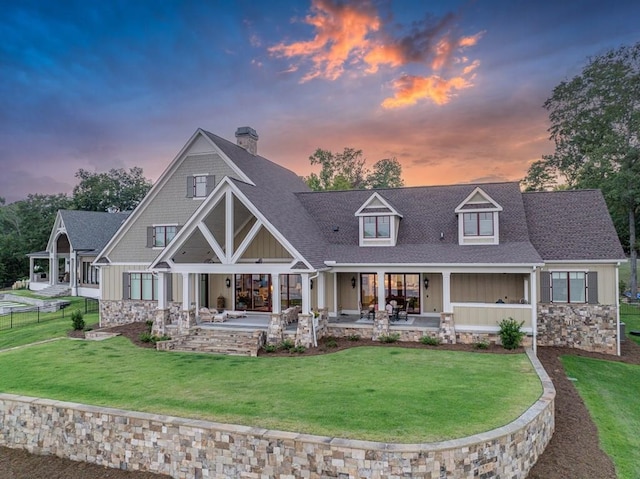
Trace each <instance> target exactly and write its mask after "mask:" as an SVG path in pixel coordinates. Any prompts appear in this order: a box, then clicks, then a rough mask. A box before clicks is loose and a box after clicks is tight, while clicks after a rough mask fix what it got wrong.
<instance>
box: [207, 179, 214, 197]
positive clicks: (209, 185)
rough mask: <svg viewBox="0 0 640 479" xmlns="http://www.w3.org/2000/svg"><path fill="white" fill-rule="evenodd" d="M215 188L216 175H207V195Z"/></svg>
mask: <svg viewBox="0 0 640 479" xmlns="http://www.w3.org/2000/svg"><path fill="white" fill-rule="evenodd" d="M215 186H216V175H207V195H208V194H209V193H211V192H212V191H213V189H214V188H215Z"/></svg>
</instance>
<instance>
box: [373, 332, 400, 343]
mask: <svg viewBox="0 0 640 479" xmlns="http://www.w3.org/2000/svg"><path fill="white" fill-rule="evenodd" d="M399 340H400V334H398V333H394V334H388V335H387V334H381V335H380V337H379V338H378V341H380V342H381V343H397V342H398V341H399Z"/></svg>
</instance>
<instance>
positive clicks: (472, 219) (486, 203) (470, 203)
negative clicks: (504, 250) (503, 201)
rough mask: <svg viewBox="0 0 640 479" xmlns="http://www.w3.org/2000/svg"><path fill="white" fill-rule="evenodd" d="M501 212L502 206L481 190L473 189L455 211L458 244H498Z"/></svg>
mask: <svg viewBox="0 0 640 479" xmlns="http://www.w3.org/2000/svg"><path fill="white" fill-rule="evenodd" d="M501 211H502V206H500V205H499V204H498V203H496V202H495V201H494V200H493V198H491V197H490V196H489V195H488V194H487V193H485V192H484V191H483V190H482V188H480V187H477V188H476V189H474V190H473V191H472V192H471V193H470V194H469V196H467V197H466V198H465V199H464V200H463V201H462V203H460V204H459V205H458V207H457V208H456V209H455V213H456V214H457V215H458V244H461V245H481V244H498V243H499V242H500V223H499V219H500V216H499V215H500V212H501Z"/></svg>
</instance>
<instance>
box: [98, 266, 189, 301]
mask: <svg viewBox="0 0 640 479" xmlns="http://www.w3.org/2000/svg"><path fill="white" fill-rule="evenodd" d="M129 271H135V272H149V271H146V268H145V267H144V266H142V265H136V264H130V265H126V264H118V265H110V266H103V267H102V298H101V299H104V300H108V301H119V300H122V299H123V298H122V287H123V284H122V274H123V273H127V272H129ZM171 288H172V294H171V296H172V298H171V300H172V301H181V300H182V275H180V274H172V275H171Z"/></svg>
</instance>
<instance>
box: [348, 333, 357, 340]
mask: <svg viewBox="0 0 640 479" xmlns="http://www.w3.org/2000/svg"><path fill="white" fill-rule="evenodd" d="M347 339H348V340H349V341H360V335H359V334H350V335H349V336H347Z"/></svg>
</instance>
